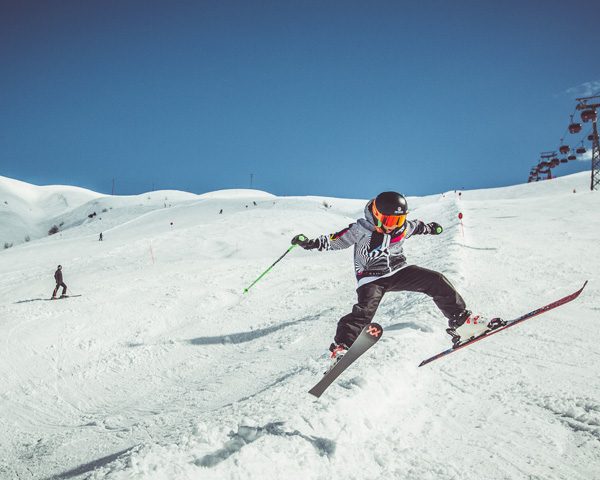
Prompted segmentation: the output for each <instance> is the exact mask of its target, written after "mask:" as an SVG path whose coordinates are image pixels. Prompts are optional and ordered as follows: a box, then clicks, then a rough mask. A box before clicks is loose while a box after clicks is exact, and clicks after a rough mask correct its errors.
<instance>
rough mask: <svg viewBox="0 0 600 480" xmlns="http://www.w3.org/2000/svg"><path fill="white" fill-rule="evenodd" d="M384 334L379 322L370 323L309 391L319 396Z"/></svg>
mask: <svg viewBox="0 0 600 480" xmlns="http://www.w3.org/2000/svg"><path fill="white" fill-rule="evenodd" d="M382 334H383V328H381V325H379V324H377V323H369V324H368V325H367V326H366V327H365V328H363V329H362V332H360V334H359V335H358V337H356V340H355V341H354V343H353V344H352V345H351V346H350V348H349V349H348V351H347V352H346V354H345V355H344V356H343V357H342V358H341V359H340V360H339V361H338V362H337V363H336V364H335V365H334V366H333V367H332V368H331V370H329V371H328V372H327V373H326V374H325V375H323V378H322V379H321V380H320V381H319V383H317V384H316V385H315V386H314V387H313V388H311V389H310V390H309V391H308V393H310V394H311V395H314V396H315V397H317V398H319V397H320V396H321V395H322V394H323V392H324V391H325V390H326V389H327V387H329V385H331V384H332V383H333V381H334V380H335V379H336V378H337V377H339V376H340V375H341V374H342V372H343V371H344V370H346V369H347V368H348V367H349V366H350V365H352V364H353V363H354V361H355V360H356V359H357V358H358V357H360V356H361V355H362V354H363V353H365V352H366V351H367V350H368V349H369V348H371V347H372V346H373V345H375V344H376V343H377V341H378V340H379V339H380V338H381V335H382Z"/></svg>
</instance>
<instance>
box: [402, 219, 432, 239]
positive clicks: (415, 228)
mask: <svg viewBox="0 0 600 480" xmlns="http://www.w3.org/2000/svg"><path fill="white" fill-rule="evenodd" d="M430 233H431V230H430V229H429V227H428V226H427V225H426V224H425V222H423V221H421V220H408V233H407V234H406V238H408V237H412V236H413V235H429V234H430Z"/></svg>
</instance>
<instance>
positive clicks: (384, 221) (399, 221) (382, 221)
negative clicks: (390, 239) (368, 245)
mask: <svg viewBox="0 0 600 480" xmlns="http://www.w3.org/2000/svg"><path fill="white" fill-rule="evenodd" d="M371 211H372V212H373V217H374V218H375V221H376V227H377V229H378V230H379V231H382V230H383V229H384V228H385V229H386V230H394V229H396V228H400V227H401V226H402V225H404V222H406V214H404V215H386V214H384V213H381V212H380V211H379V210H377V205H376V204H375V202H373V207H372V209H371Z"/></svg>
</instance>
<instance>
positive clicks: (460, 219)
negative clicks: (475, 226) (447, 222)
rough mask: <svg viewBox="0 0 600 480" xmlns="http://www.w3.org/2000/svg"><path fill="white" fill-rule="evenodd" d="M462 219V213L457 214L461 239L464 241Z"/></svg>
mask: <svg viewBox="0 0 600 480" xmlns="http://www.w3.org/2000/svg"><path fill="white" fill-rule="evenodd" d="M462 218H463V214H462V212H458V220H459V221H460V231H461V232H462V237H463V240H464V239H465V228H464V227H463V222H462Z"/></svg>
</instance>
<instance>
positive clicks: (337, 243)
mask: <svg viewBox="0 0 600 480" xmlns="http://www.w3.org/2000/svg"><path fill="white" fill-rule="evenodd" d="M358 228H359V227H358V225H357V224H356V223H351V224H350V225H348V227H346V228H344V229H343V230H340V231H339V232H336V233H332V234H330V235H319V236H318V237H317V238H313V239H309V238H307V237H306V235H302V234H300V235H296V236H295V237H294V238H292V244H294V245H300V246H301V247H302V248H304V249H305V250H313V249H317V250H319V251H323V250H342V249H344V248H348V247H350V246H352V245H354V244H355V243H356V241H357V240H358V231H357V230H358Z"/></svg>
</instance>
